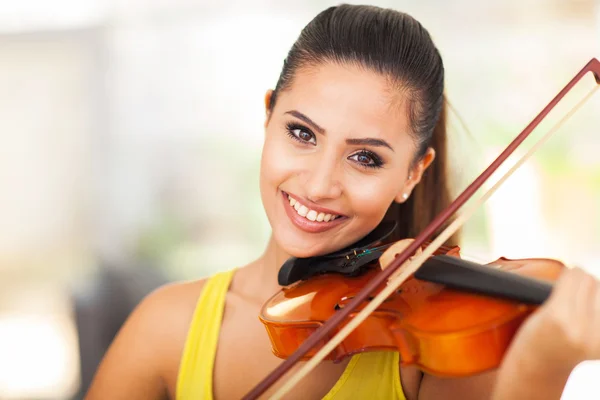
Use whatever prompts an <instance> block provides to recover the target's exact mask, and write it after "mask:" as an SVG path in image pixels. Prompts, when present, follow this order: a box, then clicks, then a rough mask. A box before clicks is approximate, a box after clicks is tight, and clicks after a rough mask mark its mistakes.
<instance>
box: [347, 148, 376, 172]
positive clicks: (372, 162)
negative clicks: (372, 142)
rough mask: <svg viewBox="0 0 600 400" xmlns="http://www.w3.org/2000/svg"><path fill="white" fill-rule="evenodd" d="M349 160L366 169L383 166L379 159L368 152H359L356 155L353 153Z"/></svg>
mask: <svg viewBox="0 0 600 400" xmlns="http://www.w3.org/2000/svg"><path fill="white" fill-rule="evenodd" d="M349 159H350V160H352V161H354V162H357V163H358V164H359V165H360V166H362V167H367V168H379V167H381V166H382V165H383V161H382V160H381V158H380V157H379V156H378V155H377V154H375V153H373V152H371V151H368V150H361V151H359V152H358V153H354V154H353V155H351V156H350V157H349Z"/></svg>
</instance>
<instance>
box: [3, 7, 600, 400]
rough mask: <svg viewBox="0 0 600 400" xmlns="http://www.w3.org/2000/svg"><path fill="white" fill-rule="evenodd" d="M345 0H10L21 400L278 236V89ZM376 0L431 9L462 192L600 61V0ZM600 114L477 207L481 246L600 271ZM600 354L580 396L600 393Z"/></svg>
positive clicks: (595, 105)
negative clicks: (271, 168)
mask: <svg viewBox="0 0 600 400" xmlns="http://www.w3.org/2000/svg"><path fill="white" fill-rule="evenodd" d="M351 3H353V2H351ZM358 3H360V2H358ZM335 4H337V2H333V1H316V0H313V1H304V2H297V1H281V0H278V1H275V0H262V1H258V0H255V1H240V0H228V1H222V2H209V1H206V0H196V1H192V0H146V1H140V0H130V1H116V0H104V1H101V0H77V1H74V0H56V1H53V2H47V1H41V0H20V1H18V2H16V1H10V2H9V1H3V2H0V204H1V205H2V206H1V207H0V398H1V399H74V398H81V397H82V393H83V392H84V391H85V389H86V388H87V385H88V384H89V381H90V379H91V377H92V374H93V373H94V371H95V368H96V366H97V363H98V362H99V360H100V358H101V357H102V355H103V353H104V351H105V349H106V346H108V344H109V343H110V341H111V340H112V338H113V336H114V334H115V332H116V331H117V330H118V328H119V327H120V325H121V324H122V322H123V321H124V319H125V318H126V317H127V315H128V313H129V312H130V311H131V309H132V308H133V307H134V306H135V305H136V304H137V303H138V302H139V301H140V299H141V298H142V297H143V296H145V295H146V294H147V293H148V292H149V291H151V290H153V289H154V288H156V287H157V286H160V285H162V284H164V283H165V282H171V281H176V280H187V279H199V278H202V277H205V276H207V275H210V274H212V273H214V272H216V271H220V270H223V269H228V268H231V267H233V266H239V265H243V264H245V263H247V262H249V261H251V260H253V259H254V258H256V257H258V256H259V255H260V254H261V253H262V251H263V248H264V245H265V244H266V241H267V239H268V235H269V226H268V223H267V220H266V217H265V215H264V213H263V209H262V205H261V202H260V195H259V190H258V173H259V160H260V152H261V145H262V138H263V130H262V129H263V128H262V126H263V125H262V124H263V118H264V109H263V104H264V103H263V98H264V94H265V91H266V90H267V89H268V88H273V87H274V86H275V83H276V81H277V78H278V75H279V72H280V68H281V66H282V62H283V59H284V58H285V56H286V53H287V51H288V49H289V47H290V46H291V45H292V43H293V42H294V40H295V39H296V37H297V36H298V34H299V32H300V30H301V29H302V27H303V26H304V25H305V24H306V23H308V21H310V19H312V18H313V17H314V16H315V15H316V14H317V13H318V12H320V11H321V10H323V9H325V8H326V7H328V6H331V5H335ZM371 4H374V5H380V6H385V7H392V8H395V9H398V10H401V11H405V12H408V13H409V14H411V15H413V16H414V17H416V18H417V19H419V20H420V21H421V22H422V23H423V24H424V26H425V27H426V28H427V29H428V30H429V31H430V33H431V34H432V36H433V37H434V40H435V41H436V43H437V45H438V47H439V48H440V50H441V52H442V55H443V57H444V62H445V65H446V70H447V75H446V76H447V96H448V99H449V101H450V102H451V104H452V105H453V108H454V109H455V110H456V112H454V113H452V114H451V118H450V123H451V132H450V134H451V139H450V145H451V147H450V149H451V152H452V157H453V164H452V171H453V173H454V178H455V182H456V191H457V192H458V191H461V190H462V189H464V187H466V185H467V184H468V183H469V182H470V181H471V180H472V179H474V178H475V177H476V176H477V175H478V174H479V173H480V172H481V171H482V170H483V169H484V167H485V166H486V165H487V164H489V163H490V162H491V161H492V160H493V158H495V157H496V156H497V155H498V154H499V153H500V151H501V150H502V149H503V148H504V147H505V146H506V145H507V144H508V143H509V142H510V140H511V139H512V138H513V137H514V136H516V134H518V133H519V132H520V131H521V130H522V129H523V128H524V127H525V126H526V125H527V124H528V123H529V122H530V121H531V120H532V119H533V117H535V115H537V114H538V113H539V112H540V111H541V110H542V108H543V107H544V106H545V105H546V104H547V103H548V102H549V101H550V100H551V99H552V98H553V97H554V96H555V95H556V94H557V93H558V92H559V90H560V89H562V88H563V87H564V86H565V85H566V83H567V82H568V81H569V80H570V79H571V78H572V77H573V76H574V75H575V74H576V73H577V72H578V71H579V70H580V69H581V68H582V67H583V66H584V65H585V64H586V63H587V62H588V61H589V60H590V59H591V58H592V57H598V56H600V0H570V1H562V0H504V1H502V2H480V1H476V0H455V1H452V2H442V1H437V0H421V1H419V2H416V1H408V0H394V1H391V0H390V1H372V2H371ZM593 86H594V82H593V79H592V78H591V77H589V76H588V77H586V78H585V79H584V80H583V81H582V83H581V84H580V85H578V86H577V88H576V90H574V91H573V92H572V93H571V94H570V95H569V96H568V97H567V98H566V99H565V101H564V102H563V103H561V104H560V107H558V108H557V111H556V112H555V113H553V114H552V115H551V116H550V117H549V118H548V120H547V121H545V122H544V123H543V124H542V127H541V129H539V130H537V131H536V132H534V134H533V135H532V139H533V138H534V137H539V136H540V134H541V133H543V130H544V128H546V129H547V128H548V127H550V125H551V124H552V123H553V122H555V121H557V120H558V119H560V118H561V117H562V116H563V115H564V114H565V113H566V112H567V111H568V110H569V109H570V108H572V107H573V106H574V105H575V103H576V102H577V101H579V99H581V98H582V97H583V96H584V95H585V94H586V93H587V92H588V91H589V90H590V89H591V88H592V87H593ZM599 110H600V95H596V96H594V97H593V98H592V99H591V100H590V101H588V102H587V103H586V105H585V106H583V107H582V108H581V110H579V112H578V113H577V114H576V115H575V116H574V117H573V118H572V119H571V120H570V122H569V123H568V124H566V125H565V126H564V127H563V128H562V129H561V130H560V131H559V132H558V133H557V134H556V135H555V136H554V137H553V139H551V140H550V141H549V142H548V143H547V144H546V145H545V146H544V148H543V149H542V150H541V151H539V152H538V153H536V156H535V157H534V159H532V160H531V161H529V162H528V163H527V164H526V165H524V166H523V167H522V168H521V169H519V171H518V172H517V173H516V174H515V175H514V176H512V177H511V178H510V180H509V181H508V182H507V183H506V184H505V185H504V186H503V187H502V188H501V189H500V190H499V191H498V193H497V194H496V195H494V197H493V198H492V199H491V200H490V201H489V202H487V203H486V205H485V206H484V207H482V208H481V209H480V211H478V213H477V214H476V215H475V216H474V217H473V218H472V219H471V220H470V221H469V222H468V223H467V225H466V226H465V228H464V235H463V242H462V248H463V253H464V254H465V256H466V258H473V259H478V260H482V261H485V262H489V261H492V260H493V259H494V258H497V257H499V256H506V257H512V258H521V257H550V258H558V259H561V260H562V261H564V262H565V263H568V264H577V265H580V266H582V267H584V268H586V269H587V270H588V271H591V272H593V273H594V274H597V275H598V276H600V246H598V245H599V244H600V208H599V207H598V204H599V203H600V157H599V156H598V154H599V153H600V135H598V128H599V127H600V112H599ZM465 127H466V128H467V129H465ZM531 142H532V141H531V140H528V141H526V143H525V147H523V148H522V149H520V150H519V151H518V153H519V154H522V153H524V151H525V150H526V149H527V148H529V145H530V144H531ZM509 165H510V164H509ZM507 167H508V166H507ZM504 170H506V168H504ZM593 367H594V366H593V365H592V366H590V367H589V368H593ZM589 368H588V369H584V370H582V371H583V372H581V373H579V374H578V375H576V376H575V377H574V378H573V379H572V380H571V381H570V382H569V386H568V388H567V389H568V390H567V392H566V393H565V395H564V397H565V398H583V397H582V393H583V392H584V391H586V390H588V389H592V388H593V386H590V385H593V381H594V374H595V376H598V375H597V374H598V371H600V368H599V367H597V366H595V368H596V369H595V370H593V369H589ZM590 371H591V372H590ZM594 371H595V372H594ZM596 380H597V379H596ZM596 390H597V389H596ZM570 396H571V397H570Z"/></svg>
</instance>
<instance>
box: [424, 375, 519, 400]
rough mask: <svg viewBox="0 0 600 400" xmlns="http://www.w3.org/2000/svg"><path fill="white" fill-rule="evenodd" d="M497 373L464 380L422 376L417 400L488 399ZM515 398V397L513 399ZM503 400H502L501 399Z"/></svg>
mask: <svg viewBox="0 0 600 400" xmlns="http://www.w3.org/2000/svg"><path fill="white" fill-rule="evenodd" d="M497 376H498V372H497V371H491V372H485V373H482V374H479V375H475V376H469V377H465V378H439V377H436V376H433V375H427V374H425V375H423V380H422V381H421V387H420V388H419V400H434V399H448V400H453V399H456V400H484V399H490V398H491V396H492V392H493V390H494V386H495V383H496V378H497ZM514 398H517V397H513V399H514ZM498 400H500V399H498ZM502 400H504V398H502Z"/></svg>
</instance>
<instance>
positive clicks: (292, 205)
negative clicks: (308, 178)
mask: <svg viewBox="0 0 600 400" xmlns="http://www.w3.org/2000/svg"><path fill="white" fill-rule="evenodd" d="M281 193H282V195H283V196H282V197H283V202H284V208H285V211H286V214H287V215H288V217H290V219H291V220H292V222H293V223H294V225H296V226H297V227H298V228H300V229H302V230H303V231H306V232H310V233H319V232H324V231H327V230H329V229H331V228H333V227H335V226H337V225H339V224H340V223H342V222H343V220H345V219H346V217H345V216H343V215H340V214H336V213H335V212H334V211H332V210H327V209H324V208H322V207H312V208H311V207H309V206H307V205H304V204H302V202H301V201H300V200H299V199H297V198H295V197H292V196H290V195H289V194H288V193H286V192H283V191H282V192H281Z"/></svg>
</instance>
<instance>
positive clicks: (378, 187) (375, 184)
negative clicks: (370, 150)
mask: <svg viewBox="0 0 600 400" xmlns="http://www.w3.org/2000/svg"><path fill="white" fill-rule="evenodd" d="M390 176H393V174H390ZM398 190H399V188H398V184H397V182H395V181H394V179H389V178H388V179H385V178H384V177H380V176H379V177H375V176H370V177H364V179H361V182H360V183H359V182H354V183H352V184H351V185H347V186H346V191H347V194H348V198H349V199H350V202H351V205H352V210H353V212H354V214H355V215H356V217H357V219H359V220H361V221H368V222H370V223H372V224H374V225H377V224H378V223H379V222H381V220H382V219H383V217H384V216H385V213H386V212H387V210H388V208H389V206H390V204H392V202H393V201H394V198H395V196H396V194H397V193H398Z"/></svg>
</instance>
